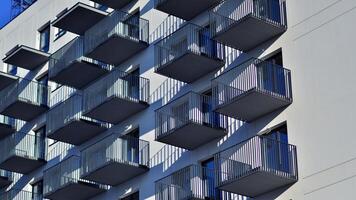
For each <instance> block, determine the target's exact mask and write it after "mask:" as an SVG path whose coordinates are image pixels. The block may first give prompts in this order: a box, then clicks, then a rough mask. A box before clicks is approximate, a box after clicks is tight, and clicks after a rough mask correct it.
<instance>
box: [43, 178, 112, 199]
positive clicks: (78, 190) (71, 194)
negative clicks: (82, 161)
mask: <svg viewBox="0 0 356 200" xmlns="http://www.w3.org/2000/svg"><path fill="white" fill-rule="evenodd" d="M105 191H106V190H105V189H102V188H99V186H97V185H94V184H90V183H85V182H81V181H78V182H77V183H74V182H71V183H69V184H66V185H64V186H62V187H61V188H60V189H58V190H56V191H54V192H51V193H49V194H46V195H45V198H46V199H51V200H85V199H90V198H92V197H94V196H96V195H98V194H101V193H103V192H105Z"/></svg>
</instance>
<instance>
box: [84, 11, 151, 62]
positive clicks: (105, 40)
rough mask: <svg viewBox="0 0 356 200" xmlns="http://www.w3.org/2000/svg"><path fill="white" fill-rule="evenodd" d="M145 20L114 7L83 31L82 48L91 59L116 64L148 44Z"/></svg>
mask: <svg viewBox="0 0 356 200" xmlns="http://www.w3.org/2000/svg"><path fill="white" fill-rule="evenodd" d="M148 42H149V21H148V20H145V19H142V18H140V17H139V16H136V15H135V14H129V13H125V12H122V11H119V10H115V11H114V12H112V13H111V14H110V15H109V16H107V17H105V18H104V19H103V20H101V21H100V22H99V23H97V24H96V25H94V26H93V27H91V28H90V29H89V30H87V31H86V32H85V34H84V52H85V54H86V55H87V56H88V57H90V58H93V59H96V60H99V61H102V62H104V63H108V64H113V65H118V64H120V63H122V62H123V61H125V60H126V59H128V58H130V57H131V56H133V55H135V54H136V53H138V52H139V51H141V50H143V49H144V48H146V47H147V46H148Z"/></svg>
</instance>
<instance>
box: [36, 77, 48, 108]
mask: <svg viewBox="0 0 356 200" xmlns="http://www.w3.org/2000/svg"><path fill="white" fill-rule="evenodd" d="M37 82H38V83H39V85H38V87H37V100H38V102H39V103H40V104H42V105H47V103H48V87H47V86H48V74H46V75H44V76H42V77H41V78H38V79H37Z"/></svg>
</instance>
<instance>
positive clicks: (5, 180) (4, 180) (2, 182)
mask: <svg viewBox="0 0 356 200" xmlns="http://www.w3.org/2000/svg"><path fill="white" fill-rule="evenodd" d="M11 183H12V181H11V180H10V179H9V177H6V176H0V188H4V187H6V186H8V185H10V184H11Z"/></svg>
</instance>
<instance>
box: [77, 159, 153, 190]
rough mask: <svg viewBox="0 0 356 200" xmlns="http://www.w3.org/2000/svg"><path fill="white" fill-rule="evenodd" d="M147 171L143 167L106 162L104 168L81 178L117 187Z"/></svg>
mask: <svg viewBox="0 0 356 200" xmlns="http://www.w3.org/2000/svg"><path fill="white" fill-rule="evenodd" d="M147 171H148V168H147V167H145V166H140V165H138V164H130V163H120V162H115V161H111V162H107V163H106V164H105V165H104V166H102V167H100V168H98V169H96V170H95V171H93V172H91V173H89V174H86V175H84V176H83V177H82V178H83V179H86V180H90V181H94V182H97V183H101V184H107V185H114V186H115V185H119V184H120V183H123V182H125V181H127V180H130V179H132V178H134V177H136V176H139V175H141V174H143V173H145V172H147Z"/></svg>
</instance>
